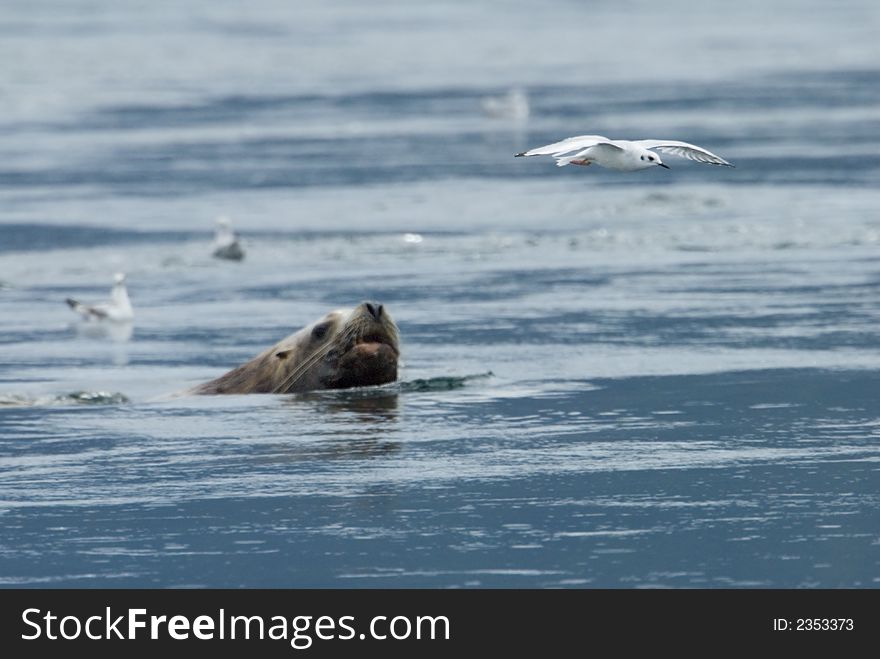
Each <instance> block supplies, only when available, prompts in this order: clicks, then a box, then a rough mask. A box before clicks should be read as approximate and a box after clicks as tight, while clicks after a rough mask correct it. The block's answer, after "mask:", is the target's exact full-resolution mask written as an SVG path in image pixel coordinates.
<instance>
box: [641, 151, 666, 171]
mask: <svg viewBox="0 0 880 659" xmlns="http://www.w3.org/2000/svg"><path fill="white" fill-rule="evenodd" d="M639 161H640V162H641V165H642V169H647V168H648V167H662V168H663V169H670V167H669V165H664V164H663V161H662V160H660V156H658V155H657V154H656V153H654V152H653V151H650V150H648V149H643V150H642V153H640V154H639Z"/></svg>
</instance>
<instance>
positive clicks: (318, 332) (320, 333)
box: [312, 323, 330, 341]
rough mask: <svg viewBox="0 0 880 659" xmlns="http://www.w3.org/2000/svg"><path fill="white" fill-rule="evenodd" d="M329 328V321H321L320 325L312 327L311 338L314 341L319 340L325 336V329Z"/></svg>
mask: <svg viewBox="0 0 880 659" xmlns="http://www.w3.org/2000/svg"><path fill="white" fill-rule="evenodd" d="M329 329H330V323H321V324H320V325H315V327H314V328H313V329H312V338H313V339H315V340H316V341H320V340H321V339H323V338H324V337H325V336H327V330H329Z"/></svg>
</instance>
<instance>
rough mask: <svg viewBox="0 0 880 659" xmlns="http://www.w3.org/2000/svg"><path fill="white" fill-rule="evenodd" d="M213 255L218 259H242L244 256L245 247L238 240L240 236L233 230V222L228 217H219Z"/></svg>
mask: <svg viewBox="0 0 880 659" xmlns="http://www.w3.org/2000/svg"><path fill="white" fill-rule="evenodd" d="M213 248H214V250H213V255H214V256H215V257H217V258H218V259H228V260H230V261H241V260H242V259H243V258H244V248H243V247H242V246H241V243H240V242H239V241H238V236H236V235H235V232H234V231H233V230H232V223H231V222H230V221H229V218H228V217H224V216H221V217H218V218H217V230H216V232H215V233H214V243H213Z"/></svg>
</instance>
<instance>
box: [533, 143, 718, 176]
mask: <svg viewBox="0 0 880 659" xmlns="http://www.w3.org/2000/svg"><path fill="white" fill-rule="evenodd" d="M658 151H659V152H660V153H668V154H671V155H674V156H679V157H681V158H687V159H688V160H695V161H697V162H702V163H706V164H707V165H723V166H725V167H733V165H731V164H730V163H729V162H727V161H726V160H725V159H724V158H722V157H721V156H716V155H715V154H714V153H712V152H711V151H707V150H706V149H704V148H703V147H700V146H696V145H695V144H688V143H687V142H679V141H677V140H635V141H630V140H609V139H608V138H607V137H602V136H601V135H579V136H577V137H569V138H567V139H564V140H561V141H559V142H554V143H553V144H547V145H546V146H539V147H536V148H534V149H530V150H529V151H523V152H522V153H517V154H516V157H517V158H519V157H521V156H553V157H554V158H556V166H557V167H564V166H565V165H583V166H587V165H592V164H593V163H595V164H597V165H599V166H600V167H605V168H607V169H615V170H617V171H619V172H635V171H638V170H640V169H648V168H649V167H665V168H666V169H669V166H668V165H666V164H664V163H663V161H662V160H660V156H659V155H658V154H657V152H658Z"/></svg>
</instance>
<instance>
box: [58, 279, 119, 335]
mask: <svg viewBox="0 0 880 659" xmlns="http://www.w3.org/2000/svg"><path fill="white" fill-rule="evenodd" d="M113 281H114V283H113V288H112V289H111V291H110V299H109V300H108V301H106V302H98V303H96V304H83V303H82V302H78V301H77V300H74V299H73V298H67V304H68V305H69V306H70V308H71V309H73V310H74V311H76V312H77V313H78V314H79V315H80V316H82V317H83V319H85V320H87V321H103V320H108V321H113V322H117V323H123V322H130V321H131V320H132V319H133V318H134V310H133V309H132V307H131V300H129V299H128V289H126V287H125V275H124V274H123V273H121V272H117V273H116V274H115V275H114V276H113Z"/></svg>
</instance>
